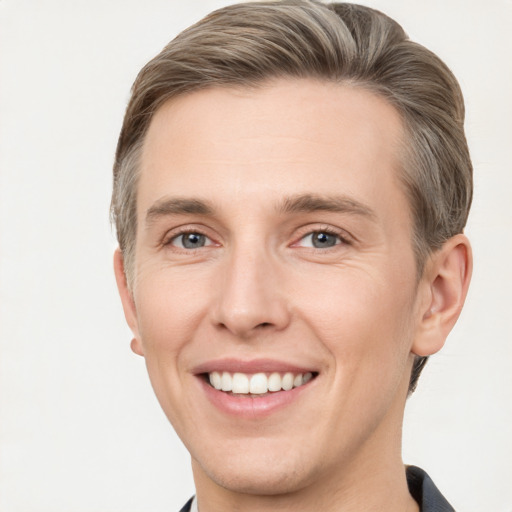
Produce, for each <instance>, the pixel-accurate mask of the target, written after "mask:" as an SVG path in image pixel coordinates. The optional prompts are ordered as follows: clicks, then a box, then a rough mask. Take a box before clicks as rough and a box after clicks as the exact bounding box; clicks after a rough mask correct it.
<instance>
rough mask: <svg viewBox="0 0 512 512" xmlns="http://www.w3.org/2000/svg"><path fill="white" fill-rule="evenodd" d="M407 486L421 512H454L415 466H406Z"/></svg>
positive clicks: (425, 475) (422, 472) (423, 472)
mask: <svg viewBox="0 0 512 512" xmlns="http://www.w3.org/2000/svg"><path fill="white" fill-rule="evenodd" d="M406 476H407V485H408V486H409V492H410V493H411V496H412V497H413V498H414V499H415V500H416V501H417V502H418V505H419V506H420V510H421V512H455V509H454V508H453V507H452V506H451V505H450V504H449V503H448V502H447V501H446V498H445V497H444V496H443V495H442V494H441V493H440V492H439V489H438V488H437V487H436V486H435V485H434V482H432V480H431V478H430V477H429V476H428V475H427V473H425V471H423V470H422V469H420V468H418V467H416V466H407V470H406Z"/></svg>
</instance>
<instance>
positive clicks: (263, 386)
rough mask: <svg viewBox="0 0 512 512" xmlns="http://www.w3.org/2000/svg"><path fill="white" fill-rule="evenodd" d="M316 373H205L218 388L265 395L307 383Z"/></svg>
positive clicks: (244, 393)
mask: <svg viewBox="0 0 512 512" xmlns="http://www.w3.org/2000/svg"><path fill="white" fill-rule="evenodd" d="M316 375H317V373H316V372H306V373H292V372H286V373H279V372H272V373H263V372H260V373H253V374H248V373H240V372H236V373H231V372H216V371H214V372H209V373H206V374H204V376H205V379H206V380H207V382H209V383H210V385H211V386H212V387H213V388H215V389H216V390H218V391H223V392H225V393H228V394H231V395H242V396H265V395H267V394H268V393H276V392H278V391H290V390H292V389H294V388H298V387H300V386H303V385H305V384H307V383H308V382H309V381H311V380H312V379H314V378H315V377H316Z"/></svg>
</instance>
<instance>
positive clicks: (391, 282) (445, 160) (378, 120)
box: [112, 0, 472, 512]
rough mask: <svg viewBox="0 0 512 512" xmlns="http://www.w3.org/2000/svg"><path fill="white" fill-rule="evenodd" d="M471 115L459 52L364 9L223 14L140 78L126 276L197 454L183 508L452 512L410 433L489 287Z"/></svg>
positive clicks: (154, 359)
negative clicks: (475, 274)
mask: <svg viewBox="0 0 512 512" xmlns="http://www.w3.org/2000/svg"><path fill="white" fill-rule="evenodd" d="M463 117H464V108H463V101H462V96H461V93H460V89H459V87H458V84H457V82H456V80H455V78H454V77H453V75H452V74H451V72H450V71H449V70H448V69H447V67H446V66H445V65H444V64H443V63H442V62H441V61H440V60H439V59H438V58H437V57H436V56H434V55H433V54H432V53H431V52H429V51H428V50H426V49H425V48H423V47H422V46H419V45H417V44H415V43H412V42H411V41H409V40H408V39H407V37H406V35H405V34H404V32H403V30H402V29H401V27H400V26H399V25H398V24H396V23H395V22H394V21H392V20H391V19H389V18H388V17H386V16H385V15H383V14H381V13H379V12H377V11H374V10H371V9H369V8H366V7H361V6H356V5H351V4H330V5H323V4H320V3H317V2H313V1H287V0H286V1H281V2H258V3H247V4H239V5H234V6H231V7H228V8H225V9H221V10H219V11H217V12H215V13H213V14H211V15H210V16H208V17H207V18H205V19H204V20H202V21H201V22H199V23H198V24H196V25H194V26H193V27H191V28H189V29H188V30H186V31H184V32H183V33H182V34H180V35H179V36H178V37H177V38H176V39H175V40H174V41H172V42H171V43H170V44H169V45H168V46H167V47H166V48H165V49H164V50H163V51H162V52H161V53H160V54H159V55H158V56H157V57H156V58H154V59H153V60H152V61H151V62H150V63H148V64H147V65H146V66H145V68H144V69H143V70H142V71H141V73H140V74H139V76H138V78H137V80H136V82H135V84H134V87H133V93H132V98H131V100H130V103H129V105H128V109H127V112H126V116H125V120H124V124H123V128H122V131H121V135H120V138H119V143H118V149H117V155H116V162H115V167H114V192H113V200H112V205H113V206H112V208H113V217H114V220H115V222H116V227H117V233H118V239H119V246H120V248H119V250H118V251H117V252H116V254H115V272H116V278H117V282H118V287H119V291H120V294H121V299H122V302H123V307H124V312H125V316H126V319H127V322H128V324H129V326H130V328H131V329H132V331H133V335H134V338H133V341H132V345H131V346H132V349H133V351H134V352H136V353H137V354H140V355H142V356H144V357H145V360H146V365H147V368H148V373H149V376H150V379H151V382H152V385H153V388H154V390H155V393H156V395H157V397H158V399H159V401H160V404H161V406H162V408H163V410H164V412H165V413H166V415H167V417H168V418H169V420H170V422H171V423H172V425H173V426H174V428H175V429H176V432H177V433H178V435H179V436H180V438H181V439H182V441H183V442H184V444H185V446H186V447H187V449H188V450H189V452H190V454H191V458H192V469H193V474H194V481H195V484H196V490H197V494H196V498H195V499H194V500H193V501H192V502H189V503H188V504H187V505H186V506H185V507H184V508H183V509H182V510H199V511H200V512H214V511H234V510H244V511H259V512H261V511H266V510H283V511H287V510H290V511H291V510H293V511H314V510H323V511H340V510H343V511H361V510H364V511H373V510H375V511H376V510H379V511H396V510H404V511H405V510H407V511H417V510H422V511H434V510H435V511H443V510H453V509H452V507H451V506H450V505H449V504H448V503H447V501H446V500H445V499H444V498H443V496H442V495H441V493H440V492H439V491H438V490H437V489H436V488H435V486H434V484H433V483H432V481H431V480H430V478H429V477H428V476H427V475H426V474H425V473H424V472H422V471H421V470H420V469H419V468H413V467H408V468H406V467H404V465H403V462H402V460H401V455H400V449H401V426H402V419H403V411H404V406H405V401H406V398H407V395H408V393H410V392H412V391H413V390H414V388H415V386H416V383H417V379H418V376H419V374H420V372H421V369H422V367H423V365H424V364H425V361H426V358H427V357H428V356H429V355H431V354H433V353H435V352H437V351H438V350H439V349H440V348H441V347H442V346H443V344H444V342H445V339H446V336H447V335H448V333H449V331H450V330H451V328H452V327H453V325H454V323H455V322H456V320H457V317H458V315H459V313H460V310H461V308H462V305H463V302H464V299H465V296H466V293H467V289H468V285H469V280H470V274H471V250H470V245H469V242H468V240H467V239H466V237H465V236H464V235H463V234H462V231H463V228H464V225H465V222H466V219H467V214H468V210H469V206H470V202H471V189H472V182H471V162H470V159H469V154H468V150H467V145H466V141H465V137H464V131H463Z"/></svg>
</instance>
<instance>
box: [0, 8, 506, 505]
mask: <svg viewBox="0 0 512 512" xmlns="http://www.w3.org/2000/svg"><path fill="white" fill-rule="evenodd" d="M227 3H228V2H226V1H221V0H218V1H214V0H201V1H199V0H197V1H188V2H185V1H183V0H165V1H164V0H147V1H144V2H142V1H139V0H137V1H136V0H111V1H100V0H0V58H1V60H0V144H1V146H0V173H1V174H0V330H1V336H0V510H1V511H2V512H43V511H48V512H95V511H97V512H100V511H101V512H114V511H119V512H120V511H123V512H132V511H133V512H135V511H145V512H160V511H162V512H163V511H168V512H173V511H177V510H179V508H180V506H181V505H182V504H183V503H184V502H185V501H186V499H187V498H188V497H189V496H190V495H191V494H192V493H193V483H192V479H191V475H190V470H189V462H188V457H187V453H186V451H185V449H184V448H183V447H182V446H181V444H180V442H179V440H178V439H177V438H176V436H175V434H174V432H173V431H172V428H171V427H170V426H169V425H168V423H167V421H166V419H165V418H164V415H163V413H162V412H161V411H160V408H159V406H158V404H157V402H156V399H155V398H154V396H153V393H152V390H151V389H150V385H149V382H148V379H147V376H146V373H145V368H144V364H143V360H142V359H140V358H138V357H136V356H135V355H133V354H132V353H131V352H130V351H129V341H130V338H131V337H130V333H129V331H128V329H127V328H126V327H125V325H124V319H123V316H122V312H121V307H120V304H119V301H118V298H117V295H116V290H115V285H114V279H113V275H112V269H111V267H112V265H111V259H112V258H111V257H112V252H113V250H114V247H115V241H114V237H113V236H112V233H111V230H110V227H109V222H108V208H109V195H110V190H111V166H112V161H113V154H114V150H115V145H116V139H117V135H118V132H119V128H120V126H121V120H122V116H123V112H124V108H125V106H126V102H127V100H128V97H129V88H130V86H131V83H132V81H133V79H134V78H135V75H136V73H137V71H138V70H139V68H140V67H141V66H142V65H143V64H144V63H145V62H146V61H147V60H148V59H149V58H151V57H152V56H153V55H154V54H156V53H157V52H158V51H159V50H160V49H161V48H162V47H163V46H164V45H165V44H166V43H167V42H168V41H169V40H170V39H171V38H172V37H173V36H174V35H176V34H177V33H178V32H179V31H180V30H182V29H184V28H185V27H187V26H188V25H189V24H191V23H192V22H194V21H196V20H198V19H199V18H200V17H202V16H203V15H205V14H206V13H207V12H209V11H210V10H212V9H214V8H217V7H220V6H222V5H225V4H227ZM363 3H366V4H368V5H371V6H373V7H376V8H378V9H381V10H383V11H384V12H386V13H388V14H390V15H391V16H392V17H394V18H395V19H397V20H398V21H399V22H400V23H402V25H403V26H404V27H405V29H406V30H407V32H408V33H409V34H410V36H411V38H412V39H414V40H417V41H419V42H421V43H423V44H425V45H426V46H428V47H429V48H430V49H432V50H433V51H435V52H436V53H438V54H439V55H440V56H441V57H442V58H443V59H444V60H445V61H446V62H447V63H448V65H449V66H450V67H451V68H452V69H453V71H454V72H455V74H456V75H457V77H458V78H459V80H460V82H461V85H462V88H463V91H464V93H465V96H466V103H467V135H468V138H469V143H470V147H471V150H472V156H473V161H474V166H475V189H476V193H475V200H474V205H473V211H472V216H471V220H470V223H469V226H468V229H467V233H468V234H469V236H470V238H471V239H472V241H473V244H474V253H475V272H474V279H473V283H472V289H471V292H470V295H469V298H468V302H467V306H466V309H465V311H464V313H463V315H462V318H461V320H460V322H459V324H458V325H457V327H456V329H455V331H454V332H453V334H452V335H451V336H450V338H449V339H448V343H447V345H446V347H445V349H444V350H443V351H442V352H441V353H440V354H438V355H437V356H435V357H434V358H433V359H432V360H431V361H430V363H429V365H428V367H427V369H426V370H425V373H424V375H423V377H422V379H421V381H420V386H419V390H418V391H417V393H416V394H415V395H414V396H413V397H412V399H411V400H410V402H409V404H408V407H407V413H406V426H405V429H404V460H405V461H406V462H408V463H414V464H418V465H421V466H422V467H423V468H425V469H426V470H427V471H428V472H429V473H430V474H431V476H432V477H433V479H434V481H435V482H436V484H437V485H438V486H439V487H440V488H441V489H442V491H443V492H444V494H445V495H446V497H447V498H448V499H449V500H450V501H451V502H452V503H453V505H454V506H455V508H456V509H457V510H461V511H468V512H483V511H491V510H492V511H493V512H511V511H512V435H511V423H512V378H511V375H512V328H511V326H512V324H511V317H512V298H511V293H512V292H511V288H512V270H511V269H512V213H511V212H512V207H511V203H512V169H511V162H512V150H511V148H512V121H511V120H512V101H511V98H512V71H511V64H510V62H511V57H510V56H511V55H512V44H511V43H512V37H511V35H510V25H511V24H512V1H511V0H487V1H486V2H482V1H481V0H478V1H477V0H474V1H468V0H460V1H459V0H442V1H441V0H429V1H426V0H425V1H423V0H422V1H414V2H412V1H410V0H375V1H373V0H367V1H365V2H363Z"/></svg>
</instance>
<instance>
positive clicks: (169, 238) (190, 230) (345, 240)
mask: <svg viewBox="0 0 512 512" xmlns="http://www.w3.org/2000/svg"><path fill="white" fill-rule="evenodd" d="M318 233H325V234H326V235H330V236H334V237H336V238H337V239H338V240H339V243H336V244H335V245H334V246H332V247H327V248H318V247H310V249H312V250H315V251H321V252H326V251H327V249H334V247H336V246H338V245H346V246H349V245H353V241H352V240H351V239H350V238H349V237H348V235H346V234H342V232H340V231H338V230H336V229H333V228H332V227H330V226H320V227H318V228H315V229H311V228H309V227H308V228H307V230H306V229H304V232H303V233H302V234H301V235H300V236H299V237H298V238H296V242H294V243H293V244H291V247H293V246H297V245H298V244H299V242H301V241H302V240H304V239H305V238H306V237H308V236H312V235H314V234H318ZM189 234H197V235H200V236H204V237H206V238H207V239H208V240H209V241H210V243H209V244H207V245H206V246H202V247H198V248H196V249H187V248H184V247H175V248H176V249H178V250H184V251H186V252H192V251H194V250H199V249H202V248H203V247H208V246H211V245H216V242H215V241H214V240H213V239H212V238H211V237H210V236H208V235H207V234H206V233H205V232H204V230H201V229H197V228H195V227H187V226H183V227H182V228H179V229H178V230H177V231H173V232H172V233H170V234H169V233H168V234H166V236H165V238H164V239H163V241H162V244H161V245H162V246H163V247H167V246H171V245H172V244H173V242H174V241H175V240H177V239H178V238H179V237H180V236H181V237H182V236H184V235H189Z"/></svg>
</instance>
